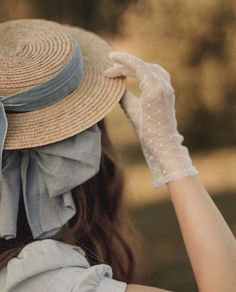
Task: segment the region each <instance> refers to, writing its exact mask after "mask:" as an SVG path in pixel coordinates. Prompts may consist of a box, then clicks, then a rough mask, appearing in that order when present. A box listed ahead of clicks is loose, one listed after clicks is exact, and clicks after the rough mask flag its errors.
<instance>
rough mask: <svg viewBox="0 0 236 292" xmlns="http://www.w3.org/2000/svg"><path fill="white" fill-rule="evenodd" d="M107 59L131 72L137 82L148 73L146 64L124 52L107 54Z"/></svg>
mask: <svg viewBox="0 0 236 292" xmlns="http://www.w3.org/2000/svg"><path fill="white" fill-rule="evenodd" d="M109 58H110V59H111V60H112V61H113V62H116V63H120V64H122V65H126V66H127V67H128V68H130V69H131V70H132V71H133V75H134V76H135V77H136V78H137V79H138V81H139V82H141V81H142V79H143V78H144V77H145V75H146V74H147V73H148V68H147V66H146V63H145V62H144V61H142V60H141V59H139V58H137V57H136V56H134V55H131V54H129V53H126V52H119V51H113V52H110V53H109Z"/></svg>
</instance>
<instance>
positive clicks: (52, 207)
mask: <svg viewBox="0 0 236 292" xmlns="http://www.w3.org/2000/svg"><path fill="white" fill-rule="evenodd" d="M100 158H101V132H100V129H99V128H98V126H97V124H95V125H93V126H92V127H90V128H88V129H86V130H84V131H83V132H81V133H79V134H77V135H75V136H73V137H71V138H68V139H65V140H63V141H60V142H56V143H53V144H49V145H46V146H39V147H34V148H29V149H19V150H4V151H3V159H2V177H1V181H0V237H2V238H6V239H10V238H14V237H16V235H17V215H18V207H19V199H20V195H21V193H22V196H23V201H24V206H25V210H26V216H27V220H28V223H29V226H30V229H31V231H32V235H33V238H48V237H51V236H53V235H55V234H56V233H57V232H58V231H59V230H60V229H61V227H62V226H63V225H64V224H65V223H66V222H67V221H68V220H69V219H70V218H72V217H73V216H74V214H75V212H76V208H75V204H74V201H73V198H72V194H71V189H73V188H74V187H75V186H77V185H80V184H82V183H83V182H85V181H87V180H88V179H90V178H91V177H93V176H94V175H95V174H96V173H97V172H98V171H99V166H100Z"/></svg>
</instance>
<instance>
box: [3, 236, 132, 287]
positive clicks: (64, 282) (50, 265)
mask: <svg viewBox="0 0 236 292" xmlns="http://www.w3.org/2000/svg"><path fill="white" fill-rule="evenodd" d="M0 274H1V276H0V279H1V280H0V282H1V283H0V284H1V287H5V290H3V291H4V292H8V291H11V292H13V291H17V292H21V291H22V292H23V291H24V292H29V291H30V292H31V291H45V292H46V291H51V292H53V291H55V292H60V291H63V292H66V291H74V292H76V291H104V292H106V291H114V292H115V291H117V292H123V291H125V290H126V287H127V284H126V283H125V282H120V281H116V280H114V279H112V269H111V267H110V266H109V265H106V264H98V265H94V266H90V265H89V263H88V261H87V259H86V257H85V253H84V251H83V249H82V248H80V247H77V246H73V245H69V244H66V243H61V242H58V241H56V240H52V239H44V240H39V241H34V242H32V243H30V244H28V245H27V246H25V247H24V248H23V249H22V251H21V252H20V253H19V255H18V256H17V257H15V258H13V259H11V260H10V261H9V262H8V265H7V267H6V269H5V270H3V271H1V273H0ZM1 291H2V290H1Z"/></svg>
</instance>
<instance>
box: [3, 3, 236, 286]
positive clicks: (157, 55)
mask: <svg viewBox="0 0 236 292" xmlns="http://www.w3.org/2000/svg"><path fill="white" fill-rule="evenodd" d="M235 15H236V2H235V1H233V0H198V1H194V0H140V1H138V0H130V1H129V0H127V1H124V0H123V1H122V0H92V1H89V0H84V1H82V0H66V1H62V0H40V1H36V0H35V1H34V0H32V1H26V0H18V1H17V0H0V21H1V22H2V21H6V20H9V19H17V18H28V17H30V18H46V19H51V20H55V21H58V22H61V23H70V24H73V25H78V26H82V27H84V28H86V29H89V30H91V31H94V32H96V33H98V34H99V35H100V36H102V37H103V38H105V39H106V40H107V41H108V42H109V43H110V44H111V45H112V46H113V47H114V49H115V50H122V51H127V52H129V53H132V54H135V55H136V56H138V57H140V58H143V59H144V60H145V61H148V62H155V63H159V64H160V65H162V66H163V67H164V68H166V69H167V70H168V71H169V72H170V74H171V76H172V84H173V86H174V88H175V92H176V114H177V120H178V129H179V131H180V133H181V134H182V135H184V137H185V140H184V144H185V145H186V146H187V147H188V148H189V151H190V153H191V157H192V159H193V162H194V165H195V166H196V167H197V168H198V170H199V172H200V177H201V179H202V181H203V183H204V185H205V187H206V189H207V190H208V192H209V193H210V194H211V195H212V197H213V199H214V201H215V202H216V204H217V206H218V207H219V209H220V210H221V212H222V213H223V215H224V217H225V219H226V221H227V222H228V224H229V225H230V228H231V230H232V231H233V232H234V234H235V235H236V212H235V208H236V179H235V175H236V146H235V145H236V117H235V116H236V98H235V95H236V80H235V79H236V78H235V76H236V55H235V44H236V20H235ZM0 41H1V40H0ZM129 87H130V89H132V90H133V91H134V92H135V93H138V89H137V84H136V83H134V82H131V81H129ZM107 121H108V125H109V131H110V134H111V136H112V139H113V141H114V143H115V147H116V148H117V150H118V152H119V155H120V159H121V163H122V165H123V168H124V171H125V172H126V175H127V197H126V202H127V204H128V206H129V208H130V213H131V217H132V219H133V221H134V222H135V225H136V227H137V229H138V230H139V233H140V240H139V242H138V245H139V248H138V256H137V272H136V283H141V284H146V285H154V286H157V287H160V288H165V289H169V290H173V291H183V292H184V291H186V292H187V291H188V292H191V291H197V288H196V283H195V280H194V276H193V273H192V269H191V266H190V263H189V260H188V257H187V254H186V251H185V248H184V243H183V239H182V236H181V233H180V229H179V226H178V223H177V218H176V215H175V212H174V209H173V207H172V205H171V202H170V200H169V195H168V193H167V190H166V188H165V187H162V188H159V189H153V188H152V178H151V174H150V172H149V170H148V168H147V166H146V164H145V160H144V157H143V155H142V152H141V150H140V146H139V144H138V141H137V138H136V136H135V135H134V132H133V131H132V128H131V125H130V124H129V123H128V121H127V119H126V117H125V115H124V114H123V112H122V110H121V108H120V106H119V105H117V106H116V107H115V108H114V110H113V111H112V112H111V113H110V114H109V115H108V116H107ZM189 195H191V194H189ZM206 240H207V238H206ZM136 245H137V244H136ZM135 249H137V247H135Z"/></svg>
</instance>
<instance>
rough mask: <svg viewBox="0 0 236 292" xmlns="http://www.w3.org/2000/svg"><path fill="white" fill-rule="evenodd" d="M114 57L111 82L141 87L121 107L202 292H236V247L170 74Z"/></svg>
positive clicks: (113, 54)
mask: <svg viewBox="0 0 236 292" xmlns="http://www.w3.org/2000/svg"><path fill="white" fill-rule="evenodd" d="M109 57H110V58H111V59H112V61H113V62H114V66H113V67H111V68H109V69H108V70H106V71H105V72H104V74H105V75H106V76H108V77H118V76H126V77H131V78H136V79H137V80H138V81H139V88H140V90H141V94H140V96H139V97H137V96H134V95H133V94H132V93H131V92H130V91H129V90H127V92H126V94H125V95H124V96H123V98H122V99H121V102H120V104H121V107H122V109H123V110H124V113H125V114H126V116H127V118H128V119H129V121H130V122H131V124H132V125H133V128H134V130H135V133H136V135H137V137H138V139H139V141H140V144H141V147H142V150H143V154H144V157H145V159H146V161H147V164H148V166H149V169H150V171H151V173H152V176H153V186H154V187H159V186H162V185H165V184H167V187H168V190H169V192H170V195H171V199H172V201H173V204H174V207H175V210H176V214H177V217H178V220H179V223H180V226H181V231H182V233H183V237H184V241H185V244H186V248H187V252H188V254H189V257H190V260H191V263H192V266H193V270H194V273H195V276H196V280H197V283H198V286H199V289H200V291H204V292H211V291H212V292H213V291H214V292H218V291H219V292H234V291H236V241H235V239H234V237H233V234H232V233H231V231H230V229H229V227H228V226H227V224H226V222H225V221H224V218H223V217H222V215H221V214H220V212H219V210H218V209H217V208H216V206H215V205H214V203H213V201H212V199H211V197H210V196H209V194H208V193H207V191H206V190H205V189H204V187H203V185H202V184H201V182H200V179H199V177H198V176H197V174H198V170H197V169H196V168H195V166H194V165H193V164H192V160H191V157H190V155H189V151H188V148H187V147H186V146H184V145H183V144H182V142H183V140H184V137H183V136H182V135H181V134H180V133H179V131H178V127H177V120H176V114H175V91H174V89H173V87H172V85H171V77H170V74H169V73H168V72H167V71H166V70H165V69H164V68H162V67H161V66H160V65H158V64H154V63H147V62H144V61H143V60H141V59H139V58H137V57H135V56H133V55H131V54H128V53H125V52H111V53H110V54H109Z"/></svg>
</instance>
